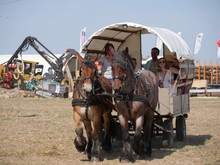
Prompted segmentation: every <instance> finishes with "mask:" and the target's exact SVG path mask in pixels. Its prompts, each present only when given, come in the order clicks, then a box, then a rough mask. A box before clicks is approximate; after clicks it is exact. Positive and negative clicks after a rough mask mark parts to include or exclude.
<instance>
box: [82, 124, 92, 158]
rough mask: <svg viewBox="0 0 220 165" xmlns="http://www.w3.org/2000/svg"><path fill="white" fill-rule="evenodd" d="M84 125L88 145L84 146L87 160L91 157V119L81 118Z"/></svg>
mask: <svg viewBox="0 0 220 165" xmlns="http://www.w3.org/2000/svg"><path fill="white" fill-rule="evenodd" d="M83 123H84V127H85V130H86V135H87V138H88V145H87V148H86V154H87V157H88V159H89V160H91V158H92V145H93V141H92V140H93V139H92V126H91V121H89V120H83Z"/></svg>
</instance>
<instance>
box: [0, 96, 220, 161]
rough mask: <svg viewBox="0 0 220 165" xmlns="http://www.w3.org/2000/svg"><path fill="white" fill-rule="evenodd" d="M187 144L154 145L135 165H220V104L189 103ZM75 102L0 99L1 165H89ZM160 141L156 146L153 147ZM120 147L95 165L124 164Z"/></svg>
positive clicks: (201, 100) (215, 100)
mask: <svg viewBox="0 0 220 165" xmlns="http://www.w3.org/2000/svg"><path fill="white" fill-rule="evenodd" d="M190 103H191V105H190V107H191V112H190V113H189V117H188V119H187V120H186V124H187V139H186V141H184V142H178V141H176V140H175V141H174V147H173V148H172V149H169V148H164V147H162V146H160V145H159V144H158V145H154V146H153V154H152V157H151V158H149V157H137V161H136V162H135V164H138V165H139V164H157V165H160V164H161V165H166V164H167V165H171V164H175V165H176V164H184V165H186V164H197V165H201V164H205V165H209V164H210V165H211V164H220V151H219V149H220V120H219V117H220V98H191V101H190ZM74 137H75V133H74V122H73V119H72V108H71V99H60V98H55V99H42V98H38V99H36V98H35V99H34V98H7V99H6V98H1V99H0V165H14V164H19V165H30V164H36V165H39V164H40V165H41V164H42V165H43V164H47V165H50V164H51V165H52V164H53V165H54V164H56V165H57V164H64V165H69V164H82V165H86V164H91V163H90V162H88V161H86V156H85V155H84V154H83V153H79V152H77V151H76V149H75V147H74V145H73V143H72V141H73V139H74ZM156 143H159V141H158V142H157V141H154V144H156ZM120 149H121V145H119V144H118V142H113V151H112V152H111V153H103V155H104V161H103V162H100V163H97V164H111V165H112V164H120V163H119V160H118V155H119V153H120Z"/></svg>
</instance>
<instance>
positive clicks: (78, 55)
mask: <svg viewBox="0 0 220 165" xmlns="http://www.w3.org/2000/svg"><path fill="white" fill-rule="evenodd" d="M77 58H78V59H79V60H80V61H81V62H83V61H84V58H83V57H82V56H80V54H79V53H78V54H77Z"/></svg>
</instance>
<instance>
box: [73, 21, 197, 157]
mask: <svg viewBox="0 0 220 165" xmlns="http://www.w3.org/2000/svg"><path fill="white" fill-rule="evenodd" d="M145 34H153V35H156V36H158V37H159V38H160V39H161V41H162V42H163V50H162V54H163V56H164V57H165V58H166V56H174V54H175V58H177V59H178V61H179V74H178V76H177V79H176V80H175V82H174V86H173V88H172V89H167V88H158V84H157V83H158V82H156V80H155V78H154V76H153V75H152V74H151V73H146V72H145V71H142V70H141V61H142V39H141V37H142V35H145ZM107 43H111V44H113V45H114V47H115V50H116V51H117V52H119V53H116V54H115V55H114V57H113V61H112V67H113V78H114V79H115V80H114V81H121V82H122V81H125V80H126V79H129V77H134V79H129V80H128V81H129V82H128V83H127V84H126V82H123V83H122V84H121V86H120V89H121V88H123V87H124V86H123V85H124V84H126V85H127V87H124V90H125V88H128V90H129V89H130V92H129V93H132V96H131V95H130V94H124V93H123V92H118V93H119V94H117V91H119V88H117V89H116V87H115V85H114V91H115V93H114V94H109V93H107V94H106V92H105V94H103V93H101V94H100V93H97V96H99V97H100V96H102V95H106V96H107V97H109V96H110V97H112V98H114V99H115V101H114V105H115V107H116V109H120V108H125V109H128V111H129V113H128V114H129V115H130V117H131V116H132V115H134V114H133V113H135V114H138V113H139V112H140V111H141V108H143V106H144V107H145V109H146V111H147V113H145V114H144V115H139V116H138V117H136V118H135V120H136V121H135V123H134V125H133V126H134V127H135V131H136V132H135V134H134V140H135V142H137V144H136V146H134V150H135V151H136V153H138V152H140V150H139V148H138V147H141V146H142V145H143V146H144V147H146V148H147V149H145V150H144V149H143V150H144V151H145V152H146V153H147V154H148V155H151V146H150V140H149V138H150V137H149V135H150V133H149V132H151V131H149V129H147V128H151V125H149V124H152V122H150V123H147V122H146V118H147V119H148V120H149V121H152V120H153V128H154V129H152V130H153V135H155V136H157V135H163V140H164V141H163V142H164V144H168V146H169V147H171V146H172V144H173V137H174V136H173V134H174V131H175V132H176V138H177V140H184V139H185V137H186V123H185V118H186V117H187V114H188V113H189V111H190V106H189V89H190V87H191V85H192V82H193V77H194V60H193V56H192V55H191V52H190V50H189V47H188V46H187V44H186V43H185V41H184V40H183V39H182V38H181V37H180V36H179V35H177V34H176V33H174V32H172V31H170V30H167V29H163V28H155V27H147V26H143V25H139V24H134V23H118V24H113V25H109V26H106V27H104V28H102V29H100V30H98V31H97V32H95V33H94V34H93V35H92V36H91V37H90V38H89V39H88V40H87V42H86V43H85V44H84V46H83V48H82V50H81V52H80V54H81V55H82V56H84V57H85V58H86V57H88V56H89V57H92V58H93V61H94V59H96V60H98V59H99V58H100V57H102V56H103V55H104V47H105V45H106V44H107ZM127 48H128V49H127ZM128 50H129V52H128ZM128 53H129V55H128ZM131 57H134V58H135V59H136V61H137V66H136V69H140V70H139V71H136V72H135V73H133V72H132V71H133V70H134V68H133V67H134V66H133V65H132V64H131V63H132V62H131ZM87 64H88V61H87ZM89 65H90V66H91V65H93V64H88V66H89ZM91 68H93V69H95V66H94V65H93V66H92V67H91ZM117 69H121V72H123V71H124V72H125V73H124V74H123V76H121V77H120V75H117V73H119V72H117V71H116V70H117ZM129 70H131V72H132V73H131V74H130V75H129ZM85 74H88V73H87V72H85ZM149 77H150V78H149ZM97 79H100V78H97ZM88 80H92V79H91V77H88V76H87V77H84V79H83V80H82V82H83V83H84V82H85V81H88ZM97 81H99V80H97ZM132 82H134V84H133V86H132ZM101 84H102V83H101ZM99 85H100V84H99ZM129 85H130V86H129ZM82 86H83V85H82ZM102 86H103V85H102ZM145 86H147V87H146V88H145ZM83 87H84V88H85V85H84V86H83ZM158 90H159V92H158ZM174 90H175V91H176V92H175V94H173V93H174V92H173V91H174ZM134 91H136V93H134ZM146 91H147V92H146ZM156 98H159V100H158V102H157V101H156V104H155V100H156ZM110 102H111V99H110V101H109V102H107V103H106V102H105V103H106V104H108V103H110ZM121 102H124V104H123V105H122V103H121ZM130 102H132V103H130ZM102 103H104V102H102ZM137 103H141V104H140V105H139V104H137ZM74 105H76V104H74ZM74 105H73V106H74ZM88 106H89V105H88V104H87V108H84V111H86V110H88ZM133 109H135V111H133ZM80 112H81V111H80ZM117 113H118V116H117V117H119V120H120V124H121V123H123V122H125V123H126V122H127V121H128V120H125V119H121V118H122V117H121V116H123V113H120V112H119V110H118V111H117ZM151 114H153V118H152V117H150V116H152V115H151ZM86 115H89V114H86ZM129 115H127V116H129ZM84 116H85V115H84ZM142 117H143V118H142ZM87 118H89V117H87ZM128 118H129V117H128ZM143 119H144V120H143ZM174 119H176V120H175V125H176V127H175V128H173V120H174ZM141 124H142V125H141ZM127 126H128V125H127V124H125V125H124V129H123V126H122V134H123V135H122V137H123V139H124V142H123V145H124V148H123V149H122V150H123V151H124V152H125V151H127V152H128V153H129V152H130V150H129V146H128V145H127V144H126V142H127V141H126V140H127V139H128V137H126V136H127V134H126V133H125V132H126V127H127ZM142 126H143V127H142ZM137 130H139V132H137ZM142 132H144V133H143V134H144V138H145V140H146V139H147V141H148V142H149V143H148V144H145V143H144V144H143V143H141V142H140V140H141V137H140V135H141V134H142ZM146 132H147V133H146ZM145 133H146V134H145ZM82 143H83V142H82ZM126 145H127V146H126ZM126 154H127V153H121V156H120V159H128V160H130V161H133V158H128V157H129V156H131V154H130V153H129V154H128V155H126ZM90 156H91V155H90ZM126 156H127V157H126Z"/></svg>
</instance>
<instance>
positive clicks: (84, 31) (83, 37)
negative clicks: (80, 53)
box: [80, 27, 86, 49]
mask: <svg viewBox="0 0 220 165" xmlns="http://www.w3.org/2000/svg"><path fill="white" fill-rule="evenodd" d="M85 42H86V27H84V28H83V29H82V30H81V32H80V49H81V48H82V46H83V44H84V43H85Z"/></svg>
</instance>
